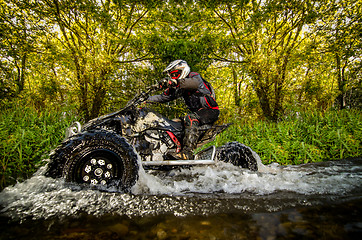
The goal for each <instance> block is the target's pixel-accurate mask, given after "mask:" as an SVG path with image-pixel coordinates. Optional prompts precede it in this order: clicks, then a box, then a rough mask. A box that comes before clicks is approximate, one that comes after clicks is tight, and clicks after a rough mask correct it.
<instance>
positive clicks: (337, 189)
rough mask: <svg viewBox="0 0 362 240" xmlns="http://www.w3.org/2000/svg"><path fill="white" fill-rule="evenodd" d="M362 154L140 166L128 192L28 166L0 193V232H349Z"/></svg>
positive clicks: (360, 225) (84, 235) (356, 228)
mask: <svg viewBox="0 0 362 240" xmlns="http://www.w3.org/2000/svg"><path fill="white" fill-rule="evenodd" d="M361 170H362V159H354V160H343V161H333V162H324V163H317V164H306V165H300V166H288V167H281V166H278V165H272V166H270V167H268V168H267V169H264V172H263V173H261V172H258V173H254V172H250V171H248V170H243V169H240V168H238V167H235V166H231V165H229V164H220V165H218V166H209V167H205V166H204V167H194V168H188V169H181V170H180V169H175V170H172V171H168V172H160V171H149V172H147V173H145V172H141V176H140V180H139V182H138V183H137V185H136V186H135V187H134V188H133V190H132V191H133V194H124V193H119V192H116V191H115V189H108V191H99V190H92V189H85V188H84V187H80V186H77V185H74V184H69V183H65V182H63V181H62V180H54V179H50V178H45V177H43V176H41V174H40V175H38V176H34V177H33V178H31V179H29V180H27V181H25V182H23V183H19V184H17V185H15V186H13V187H8V188H6V189H4V190H3V191H2V192H1V193H0V204H1V218H0V220H1V224H0V225H1V227H0V231H1V233H0V234H1V235H0V239H31V238H33V239H55V238H56V239H119V238H121V239H257V238H261V239H293V238H295V239H297V238H309V239H336V238H337V239H354V238H355V237H357V236H359V235H360V234H361V233H362V218H361V217H360V216H361V213H362V211H361V208H362V207H361V206H362V204H361V203H362V197H361V196H362V195H361V193H362V189H361V188H360V185H361V178H362V171H361Z"/></svg>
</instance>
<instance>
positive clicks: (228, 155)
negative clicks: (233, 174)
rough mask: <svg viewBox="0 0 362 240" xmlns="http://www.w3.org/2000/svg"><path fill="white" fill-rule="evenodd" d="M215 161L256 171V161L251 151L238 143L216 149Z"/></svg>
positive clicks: (230, 143)
mask: <svg viewBox="0 0 362 240" xmlns="http://www.w3.org/2000/svg"><path fill="white" fill-rule="evenodd" d="M215 158H216V161H222V162H227V163H231V164H233V165H235V166H241V167H242V168H247V169H249V170H251V171H258V164H257V161H256V159H255V157H254V155H253V153H252V151H251V149H250V148H249V147H247V146H245V145H243V144H241V143H239V142H229V143H226V144H225V145H223V146H221V147H218V148H217V149H216V155H215Z"/></svg>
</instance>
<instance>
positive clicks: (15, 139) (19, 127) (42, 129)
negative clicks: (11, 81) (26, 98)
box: [0, 101, 74, 189]
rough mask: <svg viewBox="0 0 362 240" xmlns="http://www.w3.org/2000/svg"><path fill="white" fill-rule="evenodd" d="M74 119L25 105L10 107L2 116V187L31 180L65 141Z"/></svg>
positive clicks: (0, 162) (66, 115)
mask: <svg viewBox="0 0 362 240" xmlns="http://www.w3.org/2000/svg"><path fill="white" fill-rule="evenodd" d="M72 121H74V117H72V116H70V115H69V114H67V112H66V111H64V110H63V111H61V110H53V111H51V110H44V111H42V112H37V111H36V110H35V109H34V108H33V107H31V106H27V105H26V104H24V103H23V102H20V101H19V102H16V103H14V102H13V103H11V104H7V106H6V107H4V106H3V107H2V109H1V113H0V148H1V152H0V164H1V179H0V188H1V189H3V188H4V187H5V186H7V185H10V184H14V183H15V182H16V181H21V180H23V179H26V178H28V177H30V176H31V175H32V174H33V173H34V172H35V171H36V170H37V168H39V166H40V165H41V164H42V160H43V159H44V158H46V157H47V156H46V154H47V153H49V152H50V150H52V149H53V148H54V147H55V146H56V145H58V144H59V143H60V142H61V141H62V140H63V138H64V130H65V128H66V127H68V126H69V125H70V123H71V122H72Z"/></svg>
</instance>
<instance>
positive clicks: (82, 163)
mask: <svg viewBox="0 0 362 240" xmlns="http://www.w3.org/2000/svg"><path fill="white" fill-rule="evenodd" d="M50 160H51V161H50V163H49V165H48V170H47V172H46V174H45V175H46V176H50V177H64V178H65V179H66V180H67V181H70V182H76V183H82V184H90V185H105V186H112V185H115V186H116V187H118V188H120V189H121V190H129V189H130V188H131V187H132V186H133V185H134V184H135V183H136V181H137V179H138V169H139V166H138V157H137V155H136V153H135V152H134V150H133V147H132V146H131V145H130V144H128V142H127V141H126V140H125V138H123V137H121V136H119V135H118V134H116V133H114V132H110V131H103V130H95V131H89V132H85V133H81V134H79V135H76V136H73V137H71V138H70V139H68V140H67V141H65V142H63V144H62V145H61V146H60V147H58V148H57V149H56V150H55V152H54V153H53V154H52V155H51V156H50Z"/></svg>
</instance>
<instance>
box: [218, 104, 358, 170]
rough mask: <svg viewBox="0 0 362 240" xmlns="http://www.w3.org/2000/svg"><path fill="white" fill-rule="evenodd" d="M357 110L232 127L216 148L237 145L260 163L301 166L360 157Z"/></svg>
mask: <svg viewBox="0 0 362 240" xmlns="http://www.w3.org/2000/svg"><path fill="white" fill-rule="evenodd" d="M361 118H362V117H361V112H360V111H357V110H343V111H329V112H326V113H325V114H322V113H317V112H312V113H301V114H298V115H296V116H294V117H292V118H289V119H286V120H284V121H281V122H279V123H267V122H264V121H258V122H253V123H248V124H245V125H243V124H239V123H235V124H234V125H232V126H231V127H230V128H229V129H228V130H227V131H225V132H224V133H222V134H221V135H220V136H219V137H217V138H216V140H215V142H214V143H215V144H216V145H218V146H219V145H222V144H224V143H226V142H229V141H239V142H241V143H243V144H245V145H247V146H249V147H251V148H252V149H253V150H254V151H255V152H257V153H258V154H259V156H260V157H261V159H262V161H263V163H271V162H278V163H280V164H301V163H308V162H319V161H325V160H334V159H342V158H349V157H359V156H361V155H362V147H361V139H362V121H361V120H362V119H361Z"/></svg>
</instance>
